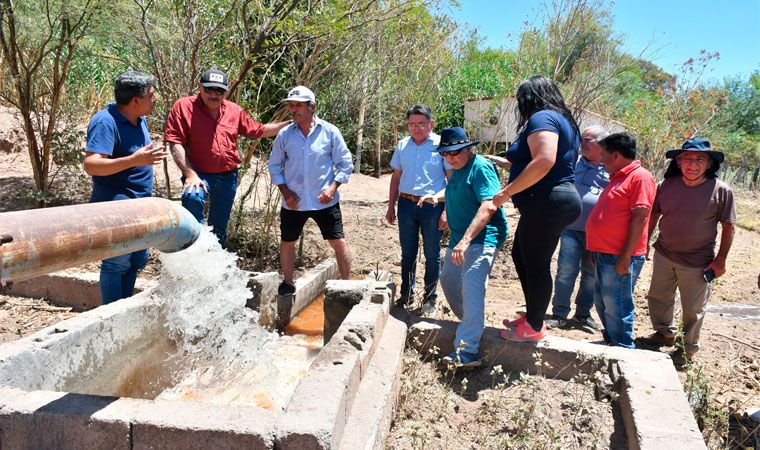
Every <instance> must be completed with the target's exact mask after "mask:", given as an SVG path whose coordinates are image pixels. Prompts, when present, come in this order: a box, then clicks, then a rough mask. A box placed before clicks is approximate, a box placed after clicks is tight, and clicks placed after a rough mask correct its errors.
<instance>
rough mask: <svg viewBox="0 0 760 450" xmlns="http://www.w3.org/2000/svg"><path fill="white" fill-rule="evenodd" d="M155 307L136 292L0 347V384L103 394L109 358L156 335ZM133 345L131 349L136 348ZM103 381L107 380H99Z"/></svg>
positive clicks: (147, 294)
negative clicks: (99, 387)
mask: <svg viewBox="0 0 760 450" xmlns="http://www.w3.org/2000/svg"><path fill="white" fill-rule="evenodd" d="M159 310H160V307H159V305H158V304H156V303H155V302H154V301H153V300H152V298H151V293H150V291H147V292H143V293H140V294H138V295H135V296H133V297H130V298H128V299H123V300H120V301H118V302H114V303H111V304H109V305H105V306H101V307H99V308H97V309H94V310H91V311H87V312H84V313H82V314H79V315H78V316H76V317H72V318H70V319H67V320H64V321H61V322H59V323H57V324H55V325H52V326H50V327H47V328H44V329H42V330H40V331H38V332H37V333H34V334H32V335H30V336H28V337H26V338H23V339H19V340H17V341H14V342H11V343H8V344H4V345H2V346H0V385H8V386H14V387H16V388H19V389H24V390H29V391H34V390H50V391H63V392H78V393H89V394H106V393H105V392H98V391H97V388H96V384H94V381H93V380H95V379H96V378H99V379H103V378H104V376H103V373H104V372H105V371H108V370H114V371H115V372H118V370H119V368H115V367H110V366H112V363H113V358H111V355H113V354H114V353H119V352H122V353H125V354H126V352H127V350H126V349H127V348H135V347H137V348H139V347H140V344H139V343H140V342H142V341H146V342H147V341H148V340H152V339H154V338H155V336H156V335H159V336H160V335H161V334H162V333H161V330H162V328H161V325H160V324H159V323H158V318H159V317H160V316H161V314H160V311H159ZM136 343H137V345H136ZM105 378H107V377H105Z"/></svg>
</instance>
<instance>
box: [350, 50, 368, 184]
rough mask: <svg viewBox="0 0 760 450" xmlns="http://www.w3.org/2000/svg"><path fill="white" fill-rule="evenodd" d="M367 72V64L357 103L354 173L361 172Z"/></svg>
mask: <svg viewBox="0 0 760 450" xmlns="http://www.w3.org/2000/svg"><path fill="white" fill-rule="evenodd" d="M368 70H369V64H367V65H366V66H365V70H364V72H363V73H362V99H361V102H359V121H358V123H357V130H356V170H354V171H355V172H356V173H361V171H362V148H363V144H364V116H365V114H366V113H367V103H368V101H367V89H368V85H367V71H368Z"/></svg>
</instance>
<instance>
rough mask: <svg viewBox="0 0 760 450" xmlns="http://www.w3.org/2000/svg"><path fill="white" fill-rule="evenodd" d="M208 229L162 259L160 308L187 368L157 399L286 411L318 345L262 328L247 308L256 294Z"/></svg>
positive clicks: (168, 332) (257, 318)
mask: <svg viewBox="0 0 760 450" xmlns="http://www.w3.org/2000/svg"><path fill="white" fill-rule="evenodd" d="M209 230H210V229H209V228H208V227H204V229H203V231H202V233H201V236H200V237H199V238H198V240H197V241H196V242H195V243H194V244H193V245H191V246H190V247H189V248H187V249H185V250H183V251H181V252H176V253H161V254H160V259H161V262H162V263H163V269H162V274H161V281H160V283H159V288H158V291H157V292H158V301H159V302H160V303H161V304H162V305H163V307H164V308H165V311H166V313H165V316H166V318H167V321H166V331H167V334H168V336H169V337H170V338H171V339H172V340H174V341H175V342H176V343H177V348H178V350H179V352H178V355H177V356H176V357H177V358H180V359H181V362H180V365H181V366H182V367H184V368H183V369H182V370H181V371H180V373H178V374H177V380H176V381H177V383H176V384H175V386H174V387H173V388H170V389H168V390H166V391H164V392H162V393H161V394H160V395H159V396H158V397H157V398H159V399H184V400H197V401H204V402H211V403H220V404H246V405H258V406H261V407H265V408H282V407H283V406H284V405H285V403H287V401H288V399H289V398H290V396H291V394H292V392H293V390H294V389H295V387H296V384H297V383H298V380H300V378H301V377H302V376H303V375H304V374H305V373H306V371H307V370H308V367H309V365H310V363H311V361H312V360H313V358H314V356H315V355H316V353H317V350H316V348H318V346H315V345H314V344H313V343H310V342H308V340H307V338H305V337H299V336H294V337H289V336H282V337H280V336H278V334H277V333H273V332H270V331H267V330H266V329H265V328H263V327H262V326H261V325H259V315H258V313H257V312H256V311H253V310H251V309H249V308H246V307H245V303H246V301H247V300H248V299H249V298H250V297H251V296H252V294H251V292H250V290H249V289H248V287H247V284H248V277H247V276H246V274H245V273H244V272H242V271H241V270H239V269H238V268H237V265H236V264H235V260H236V259H237V256H235V255H233V254H231V253H229V252H227V251H225V250H223V249H222V248H221V246H220V245H219V243H218V241H217V240H216V237H215V236H214V235H213V234H211V232H210V231H209Z"/></svg>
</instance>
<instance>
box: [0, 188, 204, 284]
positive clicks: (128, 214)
mask: <svg viewBox="0 0 760 450" xmlns="http://www.w3.org/2000/svg"><path fill="white" fill-rule="evenodd" d="M200 232H201V226H200V224H199V223H198V221H197V220H195V218H194V217H193V216H192V215H191V214H190V213H189V212H188V211H187V210H186V209H185V208H183V207H182V206H180V205H178V204H176V203H173V202H171V201H169V200H166V199H162V198H141V199H134V200H120V201H114V202H102V203H87V204H82V205H72V206H60V207H56V208H45V209H33V210H26V211H14V212H7V213H2V214H0V285H1V286H3V287H4V286H7V285H9V284H10V283H12V282H13V281H22V280H27V279H29V278H34V277H36V276H40V275H44V274H46V273H50V272H54V271H56V270H62V269H66V268H68V267H74V266H78V265H80V264H83V263H86V262H91V261H99V260H102V259H106V258H111V257H114V256H119V255H124V254H126V253H131V252H134V251H137V250H142V249H145V248H150V247H153V248H156V249H158V250H160V251H162V252H168V253H171V252H176V251H179V250H182V249H185V248H187V247H189V246H190V245H192V243H193V242H195V240H196V239H197V238H198V236H199V235H200Z"/></svg>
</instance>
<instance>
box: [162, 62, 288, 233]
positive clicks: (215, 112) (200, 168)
mask: <svg viewBox="0 0 760 450" xmlns="http://www.w3.org/2000/svg"><path fill="white" fill-rule="evenodd" d="M198 87H199V90H198V95H192V96H190V97H183V98H181V99H179V100H177V101H176V102H174V105H172V109H171V112H170V113H169V118H168V120H167V122H166V133H165V140H166V141H167V142H169V149H170V150H171V153H172V157H173V158H174V162H175V163H177V166H178V167H179V169H180V170H181V171H182V183H183V186H182V206H184V207H185V208H186V209H187V210H188V211H190V212H191V213H192V214H193V216H195V218H196V219H198V222H200V223H204V220H203V219H204V217H203V209H204V207H205V205H206V201H207V200H210V201H211V205H210V206H209V212H208V224H209V225H211V226H212V227H213V231H214V234H215V235H216V236H217V238H218V239H219V243H220V244H222V246H224V243H225V241H226V240H227V222H229V219H230V211H232V203H233V202H234V200H235V193H236V191H237V184H238V166H239V165H240V163H241V162H242V161H241V160H240V156H239V155H238V149H237V138H238V135H241V134H242V135H243V136H246V137H249V138H252V139H257V138H261V137H272V136H275V135H276V134H277V132H278V131H280V129H281V128H282V127H284V126H285V125H287V124H289V123H290V121H285V122H278V123H267V124H263V125H262V124H260V123H259V122H256V121H255V120H253V119H251V117H250V116H249V115H248V114H246V112H245V111H243V108H241V107H240V106H238V105H237V104H235V103H233V102H231V101H229V100H225V99H224V97H225V95H226V94H227V74H225V73H224V72H222V71H221V70H216V69H210V70H207V71H205V72H203V75H201V81H200V84H199V85H198Z"/></svg>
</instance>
